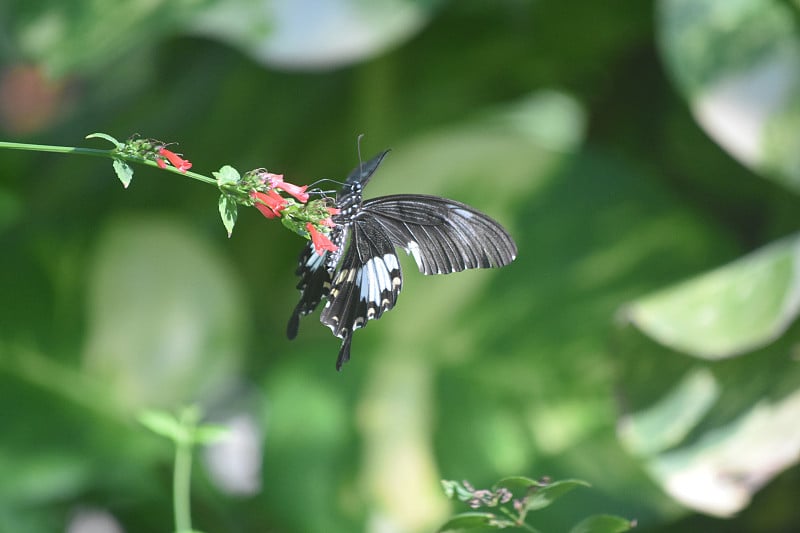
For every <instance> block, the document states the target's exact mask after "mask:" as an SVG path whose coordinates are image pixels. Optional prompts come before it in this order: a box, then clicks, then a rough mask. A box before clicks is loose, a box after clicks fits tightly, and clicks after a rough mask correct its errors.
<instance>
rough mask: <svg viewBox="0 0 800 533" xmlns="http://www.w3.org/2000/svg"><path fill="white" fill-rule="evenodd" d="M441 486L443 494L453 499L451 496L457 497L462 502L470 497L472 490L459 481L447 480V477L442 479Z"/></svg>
mask: <svg viewBox="0 0 800 533" xmlns="http://www.w3.org/2000/svg"><path fill="white" fill-rule="evenodd" d="M442 487H444V493H445V495H446V496H447V497H448V498H450V499H451V500H452V499H453V496H455V497H457V498H458V499H459V500H460V501H462V502H465V501H467V500H469V499H471V498H472V491H471V490H468V489H467V488H466V487H464V485H463V483H461V482H459V481H449V480H447V479H443V480H442Z"/></svg>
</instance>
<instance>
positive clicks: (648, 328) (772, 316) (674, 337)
mask: <svg viewBox="0 0 800 533" xmlns="http://www.w3.org/2000/svg"><path fill="white" fill-rule="evenodd" d="M798 310H800V236H792V237H789V238H786V239H783V240H782V241H780V242H777V243H774V244H771V245H769V246H766V247H764V248H762V249H761V250H758V251H756V252H754V253H752V254H750V255H748V256H746V257H744V258H742V259H739V260H737V261H735V262H733V263H731V264H729V265H726V266H724V267H721V268H718V269H717V270H714V271H712V272H709V273H707V274H704V275H702V276H699V277H696V278H694V279H690V280H688V281H686V282H683V283H681V284H679V285H677V286H674V287H670V288H667V289H664V290H661V291H658V292H657V293H655V294H653V295H651V296H647V297H644V298H641V299H639V300H637V301H636V302H634V303H633V304H631V305H630V306H628V307H627V308H626V310H625V311H624V315H625V317H626V318H627V319H628V320H630V321H631V322H633V323H634V324H635V325H636V326H637V327H639V328H640V329H642V331H644V332H645V333H646V334H648V335H650V336H652V337H653V338H654V339H656V340H658V341H659V342H661V343H663V344H665V345H667V346H670V347H671V348H673V349H675V350H678V351H683V352H686V353H688V354H690V355H694V356H696V357H702V358H706V359H722V358H725V357H731V356H734V355H741V354H743V353H745V352H747V351H749V350H752V349H754V348H758V347H759V346H763V345H765V344H767V343H769V342H771V341H772V340H774V339H775V338H776V337H777V336H779V335H780V334H781V333H783V332H784V331H785V330H786V328H787V326H788V325H789V324H790V323H791V322H792V321H793V320H794V319H795V318H796V317H797V313H798Z"/></svg>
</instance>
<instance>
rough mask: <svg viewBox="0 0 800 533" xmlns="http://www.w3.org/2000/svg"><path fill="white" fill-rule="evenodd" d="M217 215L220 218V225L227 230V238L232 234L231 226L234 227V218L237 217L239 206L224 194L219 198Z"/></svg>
mask: <svg viewBox="0 0 800 533" xmlns="http://www.w3.org/2000/svg"><path fill="white" fill-rule="evenodd" d="M219 215H220V216H221V217H222V224H223V225H224V226H225V229H226V230H228V237H229V238H230V236H231V234H232V233H233V226H235V225H236V217H237V216H238V215H239V206H238V205H237V203H236V201H235V200H234V199H233V198H231V197H230V196H228V195H227V194H225V193H222V194H221V195H220V196H219Z"/></svg>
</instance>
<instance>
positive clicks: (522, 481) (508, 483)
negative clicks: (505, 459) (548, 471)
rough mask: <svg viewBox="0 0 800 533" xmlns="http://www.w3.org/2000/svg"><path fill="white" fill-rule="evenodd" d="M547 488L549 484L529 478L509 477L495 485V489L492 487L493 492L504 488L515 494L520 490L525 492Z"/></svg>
mask: <svg viewBox="0 0 800 533" xmlns="http://www.w3.org/2000/svg"><path fill="white" fill-rule="evenodd" d="M546 486H547V483H543V482H541V481H539V480H536V479H531V478H529V477H524V476H509V477H504V478H503V479H501V480H500V481H498V482H497V483H495V484H494V487H492V490H497V489H499V488H501V487H502V488H506V489H508V490H510V491H511V492H512V493H513V492H514V491H519V490H523V491H525V490H528V489H530V488H531V487H546ZM520 496H524V494H520Z"/></svg>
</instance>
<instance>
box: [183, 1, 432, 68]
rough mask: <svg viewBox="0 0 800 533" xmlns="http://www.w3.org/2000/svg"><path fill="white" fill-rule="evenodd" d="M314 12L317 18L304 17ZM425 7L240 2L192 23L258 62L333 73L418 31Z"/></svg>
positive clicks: (384, 3)
mask: <svg viewBox="0 0 800 533" xmlns="http://www.w3.org/2000/svg"><path fill="white" fill-rule="evenodd" d="M309 10H313V11H314V13H315V15H314V16H313V17H308V16H306V14H307V13H309ZM427 11H428V9H426V6H425V5H424V3H421V2H407V1H402V0H379V1H373V2H369V3H363V2H358V1H357V0H355V1H354V0H330V1H328V2H325V3H323V4H319V3H316V2H313V1H311V0H278V1H274V2H271V3H269V4H268V7H267V8H265V6H263V5H262V4H259V3H254V2H248V1H246V0H239V1H238V2H230V1H228V2H225V3H216V4H212V5H210V6H209V8H208V9H206V10H205V11H203V12H202V13H201V14H200V15H199V16H195V17H194V18H193V19H192V20H191V21H190V23H191V26H192V27H193V30H194V31H195V32H200V33H204V34H207V35H212V36H214V37H216V38H219V39H222V40H223V41H226V42H229V43H231V44H233V45H235V46H237V47H238V48H240V49H242V50H244V51H245V52H247V53H248V54H250V55H251V56H253V57H255V58H256V59H258V60H259V61H263V62H265V63H269V64H271V65H278V66H281V67H284V68H292V69H330V68H333V67H337V66H342V65H346V64H349V63H352V62H355V61H358V60H364V59H366V58H368V57H371V56H373V55H375V54H377V53H379V52H381V51H384V50H385V49H387V48H388V47H390V46H393V45H396V44H397V43H399V42H402V41H404V40H406V39H408V38H409V37H410V36H411V35H413V34H414V33H416V32H417V31H419V29H420V27H421V26H422V25H423V23H424V22H425V21H426V19H427Z"/></svg>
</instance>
